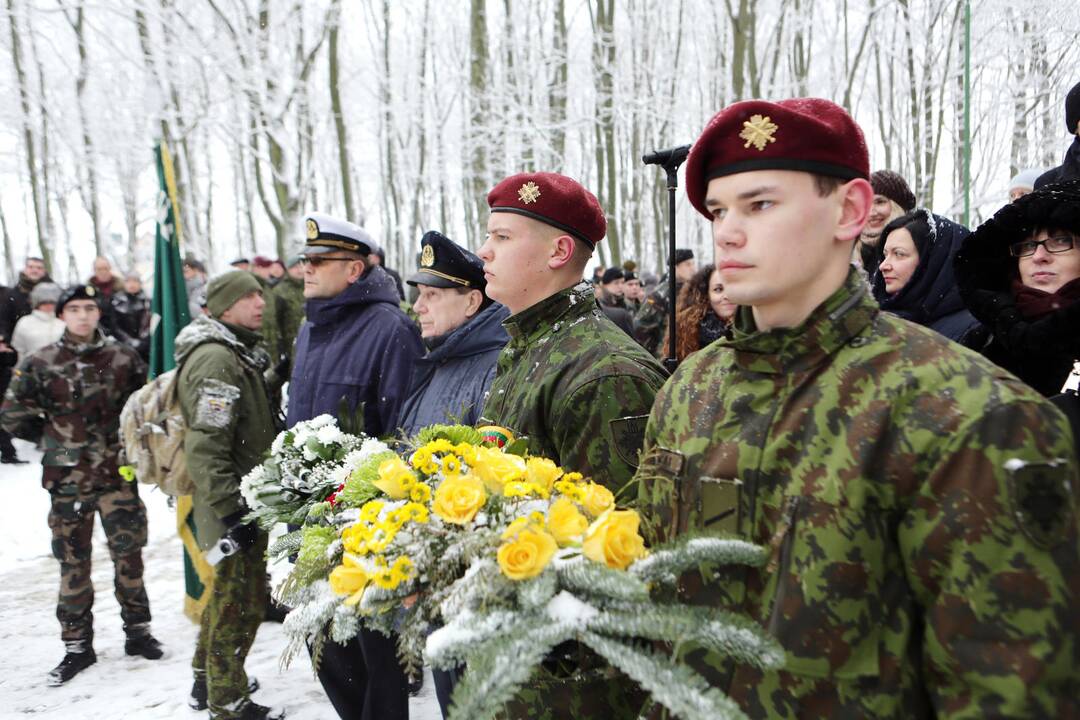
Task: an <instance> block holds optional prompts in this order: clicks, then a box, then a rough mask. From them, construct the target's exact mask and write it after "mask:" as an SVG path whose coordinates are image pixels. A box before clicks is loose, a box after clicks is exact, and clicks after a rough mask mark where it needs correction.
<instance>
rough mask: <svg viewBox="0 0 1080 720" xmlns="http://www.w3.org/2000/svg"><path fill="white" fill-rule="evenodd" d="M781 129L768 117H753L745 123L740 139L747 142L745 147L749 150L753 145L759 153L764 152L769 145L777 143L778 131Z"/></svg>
mask: <svg viewBox="0 0 1080 720" xmlns="http://www.w3.org/2000/svg"><path fill="white" fill-rule="evenodd" d="M779 129H780V128H779V127H778V126H777V125H776V123H774V122H773V121H772V120H771V119H770V118H769V116H768V115H751V116H750V119H749V120H747V121H746V122H744V123H743V129H742V132H740V133H739V137H740V138H742V139H743V140H745V141H746V144H745V145H743V147H744V148H748V147H750V146H751V145H753V146H754V147H755V148H757V149H758V151H761V150H764V149H765V146H766V145H768V144H769V143H773V142H776V137H775V135H776V131H777V130H779Z"/></svg>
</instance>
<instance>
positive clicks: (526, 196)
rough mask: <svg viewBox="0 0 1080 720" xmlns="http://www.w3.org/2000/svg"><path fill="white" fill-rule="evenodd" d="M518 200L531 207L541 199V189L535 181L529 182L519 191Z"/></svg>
mask: <svg viewBox="0 0 1080 720" xmlns="http://www.w3.org/2000/svg"><path fill="white" fill-rule="evenodd" d="M518 199H519V200H521V202H523V203H525V204H526V205H529V204H531V203H534V202H536V201H537V200H538V199H540V187H539V186H538V185H537V184H536V183H534V182H533V181H531V180H530V181H529V182H527V183H525V184H524V185H522V186H521V188H520V189H519V190H518Z"/></svg>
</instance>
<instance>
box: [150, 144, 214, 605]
mask: <svg viewBox="0 0 1080 720" xmlns="http://www.w3.org/2000/svg"><path fill="white" fill-rule="evenodd" d="M154 157H155V158H156V160H157V173H158V183H159V184H160V187H161V190H160V192H159V193H158V205H157V235H156V238H155V241H154V299H153V300H152V301H151V305H150V309H151V311H152V312H153V314H154V315H153V317H154V319H153V323H154V332H153V334H152V335H151V336H150V377H151V378H153V377H156V376H158V375H160V374H161V373H163V372H168V371H169V370H172V369H173V368H175V367H176V355H175V352H176V347H175V341H176V335H177V333H179V332H180V330H181V329H182V328H183V327H184V326H185V325H187V324H188V323H189V322H191V315H190V313H189V312H188V299H187V286H186V285H185V284H184V269H183V267H182V266H181V265H180V207H179V205H177V202H176V172H175V170H174V169H173V163H172V156H171V155H170V154H169V148H168V147H167V146H166V145H165V143H164V142H161V143H158V146H157V147H156V148H154ZM176 531H177V533H178V534H179V535H180V540H181V541H182V542H183V545H184V613H185V614H186V615H187V616H188V617H189V618H191V621H192V622H195V623H197V622H199V620H200V618H201V617H202V611H203V608H205V607H206V603H207V601H208V600H209V599H210V587H211V584H212V582H213V579H214V569H213V568H212V567H210V565H209V564H207V562H206V560H205V559H204V558H203V556H202V553H201V552H200V551H199V543H198V541H197V540H196V538H195V515H194V513H193V512H192V505H191V497H190V496H188V495H185V496H183V497H179V498H177V499H176Z"/></svg>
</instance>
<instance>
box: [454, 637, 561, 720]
mask: <svg viewBox="0 0 1080 720" xmlns="http://www.w3.org/2000/svg"><path fill="white" fill-rule="evenodd" d="M521 629H522V626H521V625H519V626H518V628H517V630H518V632H511V633H507V634H506V635H505V636H503V637H499V638H497V639H495V640H493V641H490V642H486V643H483V644H480V645H477V646H474V648H473V650H474V651H473V652H471V653H470V654H469V657H468V669H467V670H466V671H465V676H464V677H463V678H462V680H461V682H460V683H459V684H458V686H457V688H456V689H455V690H454V695H453V699H452V702H453V704H452V705H451V707H450V720H488V719H490V718H494V717H495V716H496V715H497V714H498V713H499V711H501V710H502V708H503V706H504V705H505V704H506V703H508V702H510V701H511V700H512V699H513V698H514V696H515V695H516V694H517V691H518V690H519V689H521V686H522V685H524V684H525V682H526V681H528V679H529V677H531V676H532V674H533V671H534V670H535V669H536V668H537V666H539V665H540V663H541V662H542V661H543V659H544V658H545V657H547V655H548V653H550V652H551V651H552V650H553V649H554V648H555V647H556V646H557V645H559V644H560V643H563V642H565V641H567V640H569V639H570V638H572V637H573V636H574V634H575V632H576V629H575V628H574V627H572V626H569V625H566V624H563V623H551V622H544V623H543V624H541V625H540V626H539V627H536V628H534V629H533V630H531V631H528V632H521V631H520V630H521Z"/></svg>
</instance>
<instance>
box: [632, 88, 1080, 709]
mask: <svg viewBox="0 0 1080 720" xmlns="http://www.w3.org/2000/svg"><path fill="white" fill-rule="evenodd" d="M867 174H868V173H867V158H866V147H865V145H864V144H863V140H862V134H861V131H860V130H859V128H858V126H857V125H855V123H854V121H853V120H852V119H851V118H850V117H849V116H848V115H847V113H846V112H845V111H843V110H842V109H841V108H839V107H837V106H835V105H833V104H832V103H829V102H827V101H824V100H797V101H784V102H781V103H768V102H763V101H750V102H742V103H737V104H735V105H733V106H731V107H729V108H727V109H726V110H724V111H722V112H721V113H720V114H719V115H717V116H716V117H715V118H714V119H713V120H712V122H711V123H710V125H709V126H708V128H707V129H706V131H705V133H704V135H703V136H702V137H701V138H700V139H699V140H698V142H697V144H696V145H695V147H694V150H693V151H692V152H691V155H690V158H689V161H688V164H687V190H688V193H689V195H690V198H691V201H692V202H693V204H694V206H695V207H696V208H697V209H698V210H699V211H701V212H702V213H703V214H705V215H706V217H708V218H709V220H710V221H711V223H712V233H713V239H714V242H715V252H716V264H717V267H718V268H720V270H721V274H722V276H723V281H724V286H725V290H726V291H727V292H728V295H729V296H730V297H731V299H732V300H733V301H735V302H738V303H739V304H740V305H746V306H749V307H745V308H743V309H742V310H741V311H740V313H739V315H738V319H737V322H736V328H735V337H734V339H732V340H721V341H719V342H717V343H714V344H713V345H711V346H710V347H708V348H706V349H704V350H702V351H701V352H699V353H697V354H695V355H693V356H691V357H690V358H689V359H688V360H687V361H686V362H685V363H683V365H682V366H681V367H680V368H679V369H678V371H677V372H676V374H675V375H674V376H673V377H672V379H671V381H670V382H669V383H668V384H667V385H666V386H665V388H664V389H663V391H661V393H660V394H659V395H658V396H657V400H656V405H655V406H654V408H653V411H652V415H651V417H650V419H649V426H648V429H647V432H646V443H645V448H646V449H645V453H644V455H643V459H642V464H641V469H640V470H639V472H638V478H639V480H640V482H641V486H642V495H643V498H644V499H645V500H647V508H648V514H649V518H648V522H649V525H650V530H651V532H652V533H653V534H655V535H656V536H658V537H668V536H671V535H673V534H678V533H683V532H686V531H689V530H694V531H705V532H712V533H717V534H728V535H734V536H738V537H741V538H744V539H747V540H751V541H753V542H755V543H758V544H760V545H763V546H765V547H767V548H768V549H769V551H770V559H769V561H768V562H767V564H766V565H765V567H763V568H760V569H748V570H745V571H744V570H742V569H740V570H728V569H722V570H717V569H710V568H703V569H701V571H700V572H698V571H695V572H693V573H690V574H688V575H687V576H686V577H684V578H683V582H682V592H683V593H685V596H686V598H687V599H688V600H689V601H690V602H694V603H702V604H708V605H712V606H718V607H724V608H727V609H730V610H732V611H735V612H737V613H740V614H745V615H747V616H749V617H750V618H752V619H754V620H756V621H757V622H759V623H761V625H762V626H763V627H764V628H766V629H767V630H768V632H770V633H771V634H772V635H773V636H775V637H776V639H777V640H778V641H779V642H780V643H781V644H782V646H783V647H784V649H785V651H786V663H785V666H784V667H783V668H782V669H780V670H776V671H761V670H757V669H755V668H752V667H749V666H746V665H737V664H732V665H729V664H726V663H725V662H724V661H723V660H722V659H720V658H718V657H715V656H712V655H710V654H709V653H707V652H705V651H704V650H702V649H700V648H695V647H687V648H682V653H683V657H684V659H685V660H686V661H687V662H689V663H690V664H691V665H693V666H694V667H695V668H696V669H698V670H700V671H701V672H702V673H704V674H705V676H706V677H707V678H708V679H709V680H710V682H711V683H712V684H713V685H715V686H717V687H719V688H721V689H722V690H724V691H725V692H727V693H728V694H729V695H730V696H731V697H732V698H733V699H734V700H735V701H736V702H737V703H738V704H739V705H740V706H741V707H742V709H743V710H744V711H745V712H746V713H747V714H748V715H749V716H750V717H752V718H796V717H800V718H805V717H814V718H840V717H844V718H848V717H850V718H886V717H887V718H934V717H938V718H943V717H991V716H992V717H1045V718H1049V717H1055V718H1058V717H1078V716H1080V684H1078V675H1080V663H1078V660H1080V613H1078V612H1077V607H1080V548H1078V542H1080V538H1078V528H1077V495H1076V492H1077V487H1078V485H1077V466H1076V459H1075V457H1074V455H1073V450H1072V446H1071V443H1072V439H1071V433H1070V430H1069V427H1068V424H1067V422H1066V420H1065V418H1064V417H1063V416H1062V415H1061V413H1060V412H1058V410H1057V409H1056V408H1054V407H1053V406H1052V405H1050V404H1049V403H1047V402H1046V401H1044V400H1043V399H1042V398H1040V397H1039V396H1038V395H1037V394H1036V393H1035V392H1033V391H1032V390H1030V389H1029V388H1027V387H1026V386H1025V385H1023V384H1022V383H1020V382H1019V381H1018V380H1017V379H1016V378H1014V377H1013V376H1011V375H1009V374H1008V373H1006V372H1004V371H1002V370H1000V369H999V368H997V367H995V366H993V365H992V364H990V363H988V362H986V361H985V360H984V359H982V358H981V357H979V356H977V355H975V354H974V353H972V352H969V351H967V350H966V349H964V348H962V347H960V346H958V345H955V344H953V343H951V342H948V341H947V340H945V339H944V338H943V337H941V336H940V335H938V334H936V333H934V332H932V331H929V330H927V329H925V328H922V327H919V326H916V325H913V324H911V323H909V322H907V321H904V320H901V319H899V318H896V317H894V316H891V315H889V314H887V313H883V312H881V311H880V310H879V309H878V308H877V307H876V305H875V303H874V302H873V300H872V298H870V297H869V295H868V293H867V292H866V288H865V285H864V283H863V282H862V280H861V278H860V277H859V274H858V271H857V270H855V269H853V268H851V267H850V266H849V263H848V258H849V256H850V252H851V247H852V243H853V242H854V241H855V239H856V238H857V237H858V235H859V231H860V229H861V227H862V225H863V223H864V222H865V220H866V217H867V213H868V209H869V206H870V202H871V197H872V192H871V188H870V186H869V183H868V182H867V181H866V177H867Z"/></svg>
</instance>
